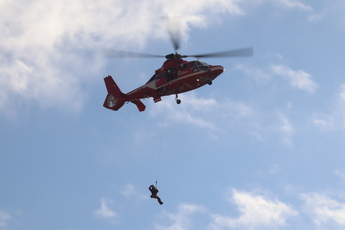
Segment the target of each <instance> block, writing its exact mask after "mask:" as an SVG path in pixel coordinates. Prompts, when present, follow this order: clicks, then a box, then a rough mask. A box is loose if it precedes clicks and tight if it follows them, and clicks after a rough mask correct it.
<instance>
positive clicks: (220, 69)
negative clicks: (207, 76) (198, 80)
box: [212, 65, 225, 76]
mask: <svg viewBox="0 0 345 230" xmlns="http://www.w3.org/2000/svg"><path fill="white" fill-rule="evenodd" d="M212 71H214V72H215V73H216V75H217V76H218V75H221V74H222V73H223V72H224V71H225V69H224V67H223V66H221V65H214V66H212Z"/></svg>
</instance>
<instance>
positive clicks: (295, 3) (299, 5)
mask: <svg viewBox="0 0 345 230" xmlns="http://www.w3.org/2000/svg"><path fill="white" fill-rule="evenodd" d="M277 2H278V3H279V4H281V5H283V6H286V7H288V8H296V9H299V10H302V11H310V10H313V8H312V7H311V6H308V5H305V4H304V3H303V2H301V1H300V0H278V1H277Z"/></svg>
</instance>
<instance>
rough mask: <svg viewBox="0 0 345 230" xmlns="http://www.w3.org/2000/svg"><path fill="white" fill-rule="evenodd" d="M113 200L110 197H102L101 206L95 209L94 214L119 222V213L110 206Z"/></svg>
mask: <svg viewBox="0 0 345 230" xmlns="http://www.w3.org/2000/svg"><path fill="white" fill-rule="evenodd" d="M112 203H113V202H112V201H111V200H108V199H104V198H103V199H101V207H100V208H99V209H98V210H96V211H94V214H95V216H96V217H97V218H99V219H104V220H106V221H108V222H110V223H112V224H117V223H118V215H117V213H116V212H114V211H113V210H112V209H111V208H110V207H109V206H110V205H111V204H112Z"/></svg>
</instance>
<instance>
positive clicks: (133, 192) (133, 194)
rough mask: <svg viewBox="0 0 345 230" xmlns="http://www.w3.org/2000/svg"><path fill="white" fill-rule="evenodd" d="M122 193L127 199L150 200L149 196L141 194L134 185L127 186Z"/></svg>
mask: <svg viewBox="0 0 345 230" xmlns="http://www.w3.org/2000/svg"><path fill="white" fill-rule="evenodd" d="M120 193H121V194H122V195H123V196H124V197H127V198H136V199H139V200H146V199H148V195H144V194H140V193H139V192H138V190H137V189H136V188H135V187H134V185H133V184H126V185H125V186H124V188H123V189H122V190H121V191H120Z"/></svg>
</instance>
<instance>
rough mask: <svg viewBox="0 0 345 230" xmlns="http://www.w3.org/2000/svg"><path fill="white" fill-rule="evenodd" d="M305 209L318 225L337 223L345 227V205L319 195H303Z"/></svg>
mask: <svg viewBox="0 0 345 230" xmlns="http://www.w3.org/2000/svg"><path fill="white" fill-rule="evenodd" d="M302 199H303V200H304V202H305V209H306V211H307V212H308V213H309V215H310V216H311V218H312V220H313V222H314V223H315V224H317V225H323V224H327V223H329V222H331V223H336V224H338V225H340V226H342V227H345V203H341V202H339V201H337V200H334V199H331V198H329V197H327V196H324V195H322V194H318V193H312V194H303V195H302Z"/></svg>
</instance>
